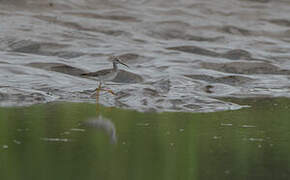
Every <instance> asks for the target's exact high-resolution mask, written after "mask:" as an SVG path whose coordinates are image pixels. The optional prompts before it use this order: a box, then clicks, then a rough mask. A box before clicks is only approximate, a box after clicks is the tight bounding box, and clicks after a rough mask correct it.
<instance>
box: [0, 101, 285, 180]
mask: <svg viewBox="0 0 290 180" xmlns="http://www.w3.org/2000/svg"><path fill="white" fill-rule="evenodd" d="M231 101H233V102H235V103H239V104H248V105H251V107H250V108H244V109H241V110H236V111H225V112H215V113H172V112H171V113H170V112H168V113H140V112H136V111H130V110H121V109H117V108H105V107H102V106H100V107H99V108H98V112H96V106H95V104H87V103H49V104H42V105H33V106H31V107H18V108H0V119H1V121H0V178H1V179H6V180H17V179H19V180H20V179H21V180H31V179H43V180H46V179H47V180H51V179H55V180H57V179H59V180H61V179H72V180H73V179H76V180H79V179H86V180H90V179H91V180H93V179H94V180H95V179H108V180H109V179H112V180H113V179H124V180H130V179H132V180H135V179H144V180H145V179H146V180H148V179H156V180H157V179H158V180H160V179H164V180H165V179H166V180H168V179H169V180H170V179H172V180H176V179H191V180H192V179H255V180H257V179H261V180H265V179H269V180H270V179H271V180H272V179H289V177H290V170H289V169H290V168H289V164H290V159H289V158H290V152H289V148H290V147H289V132H290V121H289V108H290V100H289V99H267V98H261V99H258V100H257V99H256V100H236V99H231ZM96 113H97V114H96Z"/></svg>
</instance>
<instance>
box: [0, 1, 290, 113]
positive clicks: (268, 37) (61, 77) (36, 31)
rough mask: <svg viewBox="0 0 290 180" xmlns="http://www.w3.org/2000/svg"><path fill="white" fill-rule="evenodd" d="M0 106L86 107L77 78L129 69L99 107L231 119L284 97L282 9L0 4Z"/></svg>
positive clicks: (86, 82)
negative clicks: (115, 61) (114, 62)
mask: <svg viewBox="0 0 290 180" xmlns="http://www.w3.org/2000/svg"><path fill="white" fill-rule="evenodd" d="M0 15H1V16H0V27H1V30H0V106H21V105H30V104H35V103H43V102H51V101H56V100H58V101H59V100H62V101H70V102H71V101H78V102H93V101H94V96H91V94H92V92H91V90H93V89H95V88H96V87H97V85H98V82H97V81H95V80H91V79H86V78H83V77H80V76H79V75H80V74H81V73H83V72H93V71H97V70H100V69H106V68H109V67H111V64H110V63H109V62H108V61H107V58H108V56H109V55H112V54H114V55H118V56H120V57H122V58H123V59H124V62H125V63H127V64H128V65H129V66H130V69H127V68H124V67H122V71H121V72H120V73H119V75H118V77H117V78H116V79H115V80H113V82H110V83H108V84H107V86H106V87H107V88H111V89H113V90H114V91H115V92H116V94H117V96H111V95H108V94H104V95H103V96H102V97H103V98H104V99H103V100H102V101H101V103H102V104H103V105H106V106H118V107H123V108H130V109H137V110H139V111H190V112H209V111H218V110H228V109H238V108H241V106H239V105H238V104H233V103H231V102H228V101H222V100H220V99H219V98H220V97H290V91H289V89H290V88H289V87H290V81H289V75H290V63H289V62H290V61H289V58H290V54H289V50H290V46H289V42H290V38H289V37H290V36H289V34H290V33H289V32H290V21H289V17H290V3H289V1H288V0H275V1H272V0H195V1H188V0H174V1H172V0H171V1H168V0H122V1H119V0H10V1H8V0H4V1H3V0H2V1H1V4H0Z"/></svg>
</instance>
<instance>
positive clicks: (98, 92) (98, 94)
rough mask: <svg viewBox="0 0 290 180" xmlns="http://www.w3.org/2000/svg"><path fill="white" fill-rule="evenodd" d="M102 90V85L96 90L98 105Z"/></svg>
mask: <svg viewBox="0 0 290 180" xmlns="http://www.w3.org/2000/svg"><path fill="white" fill-rule="evenodd" d="M100 90H101V83H100V84H99V87H98V88H97V89H96V103H97V104H99V96H100Z"/></svg>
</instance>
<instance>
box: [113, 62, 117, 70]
mask: <svg viewBox="0 0 290 180" xmlns="http://www.w3.org/2000/svg"><path fill="white" fill-rule="evenodd" d="M113 70H114V71H118V66H117V63H115V62H113Z"/></svg>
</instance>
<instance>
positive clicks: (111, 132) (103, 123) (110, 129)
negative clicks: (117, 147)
mask: <svg viewBox="0 0 290 180" xmlns="http://www.w3.org/2000/svg"><path fill="white" fill-rule="evenodd" d="M83 125H85V127H88V128H94V129H96V130H102V131H104V132H105V133H106V134H107V135H108V136H109V137H110V142H111V143H112V144H116V143H117V135H116V128H115V125H114V123H113V122H112V121H111V120H110V119H108V118H104V117H103V116H101V115H99V116H98V117H97V118H90V119H88V120H86V121H84V122H83Z"/></svg>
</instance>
